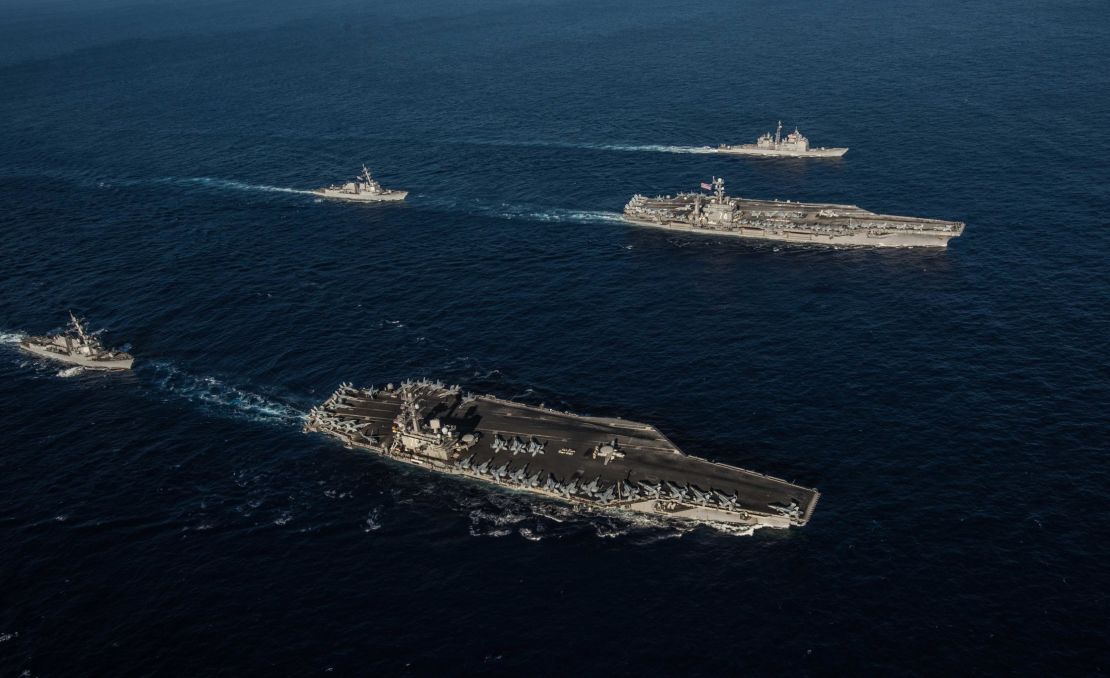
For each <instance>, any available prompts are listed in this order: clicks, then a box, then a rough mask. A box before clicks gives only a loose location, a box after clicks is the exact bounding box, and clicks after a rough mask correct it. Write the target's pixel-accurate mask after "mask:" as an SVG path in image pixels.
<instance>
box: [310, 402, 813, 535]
mask: <svg viewBox="0 0 1110 678" xmlns="http://www.w3.org/2000/svg"><path fill="white" fill-rule="evenodd" d="M413 388H414V390H413V391H412V393H414V394H415V397H416V400H417V401H419V403H420V411H421V414H420V415H419V418H420V420H421V421H422V424H421V428H422V430H423V431H427V430H428V429H427V422H429V421H435V422H437V423H439V424H449V425H451V426H453V427H457V434H458V436H459V437H452V438H449V439H447V440H446V441H445V439H444V438H436V437H435V435H434V434H429V433H427V432H411V431H410V429H409V428H408V427H409V425H408V424H406V423H405V421H404V419H405V417H404V415H403V414H402V413H403V412H404V395H403V394H402V393H401V390H384V391H372V390H366V389H354V388H351V387H346V386H345V387H341V388H340V390H339V391H337V392H336V393H335V394H334V395H333V396H332V397H331V398H329V399H328V401H326V402H325V403H324V404H323V405H321V406H320V407H318V408H314V409H313V410H312V411H311V412H310V414H309V417H308V420H307V422H306V424H305V430H306V431H315V432H319V433H324V434H326V435H329V436H332V437H334V438H337V439H339V440H341V441H342V442H343V443H345V444H346V445H348V446H350V447H357V448H362V449H365V450H369V451H371V452H374V453H376V454H380V455H383V456H385V457H388V458H390V459H394V460H396V461H400V462H403V463H406V464H412V465H415V466H420V467H423V468H425V469H428V470H431V471H435V472H437V473H442V474H445V475H452V476H460V477H465V478H470V479H473V480H476V481H480V482H483V483H487V484H491V485H496V486H499V487H502V488H504V489H507V490H512V491H515V492H523V493H527V494H533V495H537V496H541V497H544V498H548V499H553V500H557V501H560V502H565V503H569V504H574V505H577V506H581V507H583V508H585V509H589V510H597V511H607V512H618V513H620V512H626V513H642V514H650V515H654V516H658V517H661V518H667V519H679V520H688V521H694V522H699V523H715V524H722V525H732V526H740V527H751V528H755V527H775V528H787V527H790V526H798V525H805V524H806V523H807V522H808V521H809V519H810V517H811V515H812V514H813V511H814V508H815V507H816V504H817V499H818V497H819V495H818V493H817V491H816V490H812V489H808V488H805V487H801V486H799V485H795V484H793V483H790V482H787V481H785V480H780V479H778V478H773V477H771V476H766V475H763V474H760V473H756V472H754V471H748V470H745V469H741V468H737V467H735V466H728V465H725V464H718V463H715V462H711V461H709V460H706V459H702V458H700V457H694V456H689V455H686V454H683V453H682V452H681V451H680V450H679V449H678V447H676V446H675V444H674V443H673V442H671V441H670V440H669V439H668V438H667V437H666V436H664V435H663V434H662V433H660V432H659V430H658V429H656V428H654V427H652V426H649V425H647V424H641V423H637V422H632V421H627V420H623V419H614V418H606V417H587V416H581V415H576V414H572V413H569V412H561V411H558V410H552V409H547V408H541V407H534V406H531V405H524V404H522V403H517V402H512V401H507V400H502V399H499V398H494V397H491V396H466V395H465V394H462V393H461V392H460V391H459V390H458V389H455V388H445V387H443V386H441V385H437V384H428V383H420V384H417V385H415V386H414V387H413ZM463 434H469V436H470V437H471V440H470V442H464V441H465V438H464V437H463ZM614 440H615V441H617V445H616V446H615V449H619V453H618V454H615V455H614V456H612V457H606V456H605V455H604V453H600V454H599V450H602V449H603V446H607V445H608V444H610V443H611V441H614ZM513 442H521V443H523V444H532V443H533V442H534V443H535V444H536V445H541V444H542V450H537V451H534V452H532V451H529V450H530V448H529V449H515V448H514V446H513V444H512V443H513ZM610 451H612V450H610ZM645 488H655V489H654V490H652V489H645Z"/></svg>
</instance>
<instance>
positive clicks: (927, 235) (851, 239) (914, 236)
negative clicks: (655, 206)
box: [624, 216, 959, 247]
mask: <svg viewBox="0 0 1110 678" xmlns="http://www.w3.org/2000/svg"><path fill="white" fill-rule="evenodd" d="M624 220H625V221H627V222H628V223H630V224H636V225H637V226H650V227H651V228H661V229H664V230H668V231H682V232H683V233H697V234H699V235H713V236H727V237H731V238H748V239H752V240H774V241H777V242H795V243H819V244H822V245H854V246H866V247H947V246H948V241H949V240H951V239H952V238H955V237H956V236H958V235H959V234H958V233H932V232H910V231H907V232H877V233H871V232H867V231H863V232H840V233H820V232H817V231H808V230H801V229H795V230H792V229H790V228H778V229H776V228H757V227H747V228H745V227H738V228H735V229H724V228H705V227H702V226H691V225H690V224H687V223H684V222H680V221H670V222H661V221H652V220H647V219H634V218H631V217H628V216H625V217H624Z"/></svg>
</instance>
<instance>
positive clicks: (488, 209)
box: [413, 195, 621, 224]
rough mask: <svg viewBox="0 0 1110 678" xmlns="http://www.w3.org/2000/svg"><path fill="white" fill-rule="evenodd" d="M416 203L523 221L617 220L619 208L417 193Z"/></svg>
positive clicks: (595, 221) (576, 222)
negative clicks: (513, 201) (489, 200)
mask: <svg viewBox="0 0 1110 678" xmlns="http://www.w3.org/2000/svg"><path fill="white" fill-rule="evenodd" d="M413 202H414V203H416V204H419V205H423V206H426V207H428V208H431V209H438V210H447V211H451V212H464V213H467V214H472V215H475V216H485V217H494V218H496V219H511V220H522V221H547V222H551V223H567V224H597V223H605V222H618V221H620V220H621V215H620V213H619V212H608V211H604V210H576V209H568V208H564V207H544V206H541V205H527V204H514V203H506V202H503V203H489V202H485V201H481V200H452V199H447V198H438V197H433V196H427V195H418V196H414V200H413Z"/></svg>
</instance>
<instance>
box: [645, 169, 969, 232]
mask: <svg viewBox="0 0 1110 678" xmlns="http://www.w3.org/2000/svg"><path fill="white" fill-rule="evenodd" d="M624 218H625V220H626V221H629V222H631V223H634V224H640V225H643V226H651V227H653V228H663V229H667V230H671V231H683V232H686V233H704V234H706V235H714V236H728V237H734V238H752V239H756V240H777V241H782V242H805V243H820V244H823V245H861V246H867V247H947V246H948V241H949V240H951V239H952V238H955V237H957V236H959V235H960V234H961V233H963V229H964V224H963V223H962V222H959V221H946V220H944V219H928V218H924V217H909V216H900V215H894V214H877V213H875V212H871V211H868V210H865V209H863V208H861V207H857V206H856V205H841V204H834V203H804V202H793V201H789V200H753V199H749V198H732V197H728V196H727V195H725V194H724V182H723V180H721V179H714V195H712V196H707V195H704V194H701V193H680V194H678V195H674V196H659V197H655V198H648V197H646V196H642V195H636V196H633V197H632V199H631V200H630V201H628V204H627V205H625V206H624Z"/></svg>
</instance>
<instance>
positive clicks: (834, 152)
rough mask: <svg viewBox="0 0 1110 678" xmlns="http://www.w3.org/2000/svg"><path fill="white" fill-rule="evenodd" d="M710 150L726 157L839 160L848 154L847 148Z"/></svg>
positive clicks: (734, 147)
mask: <svg viewBox="0 0 1110 678" xmlns="http://www.w3.org/2000/svg"><path fill="white" fill-rule="evenodd" d="M710 150H711V151H712V152H714V153H724V154H726V155H755V156H763V157H767V158H839V157H841V156H843V155H844V154H845V153H847V152H848V149H847V148H811V149H809V150H808V151H784V150H775V149H771V148H756V147H747V146H722V147H718V148H713V149H710Z"/></svg>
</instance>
